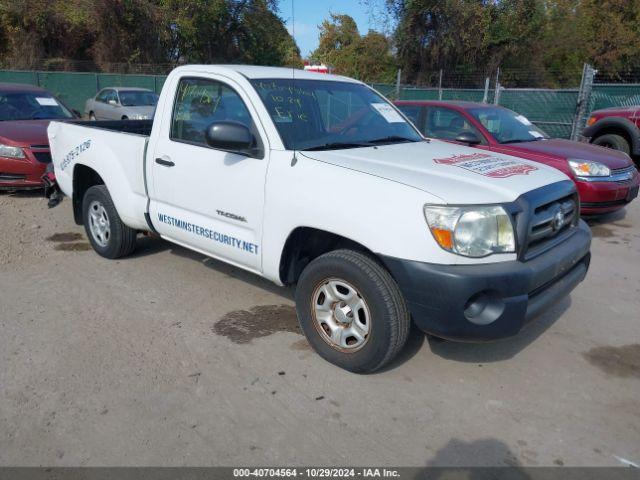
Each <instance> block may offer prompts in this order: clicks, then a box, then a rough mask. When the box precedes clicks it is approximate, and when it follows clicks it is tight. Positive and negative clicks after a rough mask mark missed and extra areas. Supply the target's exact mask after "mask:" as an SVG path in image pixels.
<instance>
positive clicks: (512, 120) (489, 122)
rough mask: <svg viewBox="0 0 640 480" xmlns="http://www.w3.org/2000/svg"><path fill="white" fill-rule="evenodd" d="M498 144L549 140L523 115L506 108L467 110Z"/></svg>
mask: <svg viewBox="0 0 640 480" xmlns="http://www.w3.org/2000/svg"><path fill="white" fill-rule="evenodd" d="M469 113H470V114H471V115H473V116H474V117H475V118H476V119H477V120H478V121H479V122H480V123H481V124H482V125H483V126H484V128H486V129H487V130H488V131H489V133H490V134H491V135H493V137H494V138H495V139H496V141H497V142H498V143H522V142H535V141H536V140H544V139H547V138H549V137H548V135H547V134H546V133H544V132H543V131H542V130H540V129H539V128H538V127H536V126H535V125H534V124H533V123H531V122H530V121H529V120H528V119H527V118H526V117H524V116H523V115H518V114H517V113H515V112H512V111H511V110H507V109H506V108H497V107H481V108H473V109H471V110H469Z"/></svg>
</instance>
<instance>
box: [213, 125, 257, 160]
mask: <svg viewBox="0 0 640 480" xmlns="http://www.w3.org/2000/svg"><path fill="white" fill-rule="evenodd" d="M204 137H205V140H206V142H207V145H209V146H210V147H212V148H217V149H219V150H225V151H228V152H232V153H238V154H241V155H251V156H253V153H254V152H253V151H252V150H253V147H254V143H255V142H254V137H253V134H252V133H251V131H250V130H249V129H248V128H247V127H246V125H243V124H242V123H237V122H215V123H212V124H211V125H210V126H209V128H207V130H206V132H205V134H204Z"/></svg>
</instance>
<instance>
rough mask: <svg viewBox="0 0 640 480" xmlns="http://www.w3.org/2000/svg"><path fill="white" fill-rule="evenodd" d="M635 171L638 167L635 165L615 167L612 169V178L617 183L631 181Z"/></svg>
mask: <svg viewBox="0 0 640 480" xmlns="http://www.w3.org/2000/svg"><path fill="white" fill-rule="evenodd" d="M635 171H636V167H635V166H634V165H630V166H628V167H625V168H613V169H611V179H612V180H613V181H614V182H616V183H629V182H630V181H631V180H632V179H633V174H634V173H635Z"/></svg>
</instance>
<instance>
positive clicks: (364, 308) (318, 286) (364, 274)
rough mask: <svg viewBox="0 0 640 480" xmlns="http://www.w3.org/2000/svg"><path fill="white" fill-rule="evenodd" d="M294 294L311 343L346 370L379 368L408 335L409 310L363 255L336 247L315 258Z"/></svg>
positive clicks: (384, 274)
mask: <svg viewBox="0 0 640 480" xmlns="http://www.w3.org/2000/svg"><path fill="white" fill-rule="evenodd" d="M295 296H296V309H297V313H298V321H299V322H300V327H301V328H302V331H303V332H304V334H305V336H306V337H307V340H308V341H309V343H310V344H311V346H312V347H313V348H314V350H315V351H316V352H317V353H318V354H319V355H320V356H321V357H322V358H324V359H325V360H327V361H329V362H331V363H333V364H334V365H337V366H339V367H341V368H344V369H345V370H349V371H351V372H355V373H369V372H373V371H375V370H378V369H380V368H382V367H383V366H384V365H386V364H388V363H389V362H390V361H391V360H392V359H393V358H394V357H395V356H396V355H397V354H398V352H399V351H400V350H401V349H402V347H403V346H404V344H405V342H406V340H407V337H408V335H409V327H410V324H411V320H410V316H409V311H408V310H407V306H406V304H405V301H404V298H403V297H402V294H401V293H400V289H399V287H398V285H397V283H396V282H395V280H394V279H393V277H391V275H390V274H389V272H387V270H385V269H384V268H383V267H382V266H381V265H380V264H379V263H378V262H376V261H375V260H374V259H372V258H370V257H368V256H366V255H364V254H362V253H359V252H356V251H353V250H336V251H333V252H329V253H326V254H324V255H322V256H320V257H318V258H316V259H315V260H313V261H312V262H311V263H309V265H307V267H306V268H305V269H304V270H303V272H302V274H301V275H300V278H299V280H298V285H297V288H296V295H295Z"/></svg>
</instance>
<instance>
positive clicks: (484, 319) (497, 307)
mask: <svg viewBox="0 0 640 480" xmlns="http://www.w3.org/2000/svg"><path fill="white" fill-rule="evenodd" d="M504 306H505V305H504V301H503V300H502V296H501V295H500V294H499V293H498V292H496V291H493V290H483V291H482V292H478V293H476V294H475V295H473V296H472V297H471V298H469V300H467V303H466V304H465V306H464V316H465V318H466V319H467V320H469V321H470V322H471V323H475V324H476V325H488V324H490V323H493V322H495V321H496V320H497V319H498V318H500V316H501V315H502V312H504Z"/></svg>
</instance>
